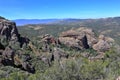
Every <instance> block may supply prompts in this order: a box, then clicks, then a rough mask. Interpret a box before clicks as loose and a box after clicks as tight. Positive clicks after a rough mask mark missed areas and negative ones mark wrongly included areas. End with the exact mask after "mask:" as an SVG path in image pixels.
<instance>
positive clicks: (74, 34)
mask: <svg viewBox="0 0 120 80" xmlns="http://www.w3.org/2000/svg"><path fill="white" fill-rule="evenodd" d="M59 41H60V42H61V43H62V44H64V45H66V46H68V47H72V48H76V49H88V48H93V49H94V50H96V51H98V52H105V51H107V50H109V49H110V47H111V45H110V43H113V42H114V40H113V39H112V38H110V37H105V36H104V35H100V36H99V38H97V36H96V35H95V32H94V31H93V30H92V29H89V28H85V27H81V28H78V29H74V30H69V31H66V32H63V33H61V35H60V37H59Z"/></svg>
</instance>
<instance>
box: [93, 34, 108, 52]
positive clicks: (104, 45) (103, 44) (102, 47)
mask: <svg viewBox="0 0 120 80" xmlns="http://www.w3.org/2000/svg"><path fill="white" fill-rule="evenodd" d="M93 49H94V50H97V51H99V52H105V51H107V50H109V49H110V44H109V43H108V41H107V40H106V37H105V36H104V35H100V36H99V38H98V42H97V43H96V44H94V45H93Z"/></svg>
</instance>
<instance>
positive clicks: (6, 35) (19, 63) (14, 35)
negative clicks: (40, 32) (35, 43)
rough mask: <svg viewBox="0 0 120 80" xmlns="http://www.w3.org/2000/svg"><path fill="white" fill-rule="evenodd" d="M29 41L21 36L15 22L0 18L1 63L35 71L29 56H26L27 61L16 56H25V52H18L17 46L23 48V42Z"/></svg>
mask: <svg viewBox="0 0 120 80" xmlns="http://www.w3.org/2000/svg"><path fill="white" fill-rule="evenodd" d="M4 42H5V43H4ZM28 43H29V39H28V38H25V37H21V36H20V34H19V33H18V30H17V27H16V24H15V23H14V22H11V21H9V20H6V19H5V18H0V56H2V57H0V62H1V63H0V64H2V65H4V66H13V67H16V68H20V69H22V70H25V71H28V72H31V73H34V72H35V70H34V67H33V66H32V65H31V64H30V63H29V60H28V57H29V56H26V57H27V58H26V57H25V58H26V59H27V60H25V61H23V60H22V59H21V58H19V57H16V56H23V54H19V53H16V47H19V48H20V47H21V48H22V46H23V44H28ZM16 45H17V46H16ZM25 58H24V59H25ZM29 59H30V58H29Z"/></svg>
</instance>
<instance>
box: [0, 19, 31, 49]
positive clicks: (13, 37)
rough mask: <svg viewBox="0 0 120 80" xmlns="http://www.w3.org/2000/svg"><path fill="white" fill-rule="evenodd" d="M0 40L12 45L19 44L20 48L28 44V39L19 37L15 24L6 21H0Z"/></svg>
mask: <svg viewBox="0 0 120 80" xmlns="http://www.w3.org/2000/svg"><path fill="white" fill-rule="evenodd" d="M0 38H1V39H2V38H4V39H5V40H7V41H10V42H14V43H15V42H19V43H20V47H22V45H23V44H24V43H28V42H29V39H27V38H24V37H21V36H20V34H19V33H18V30H17V27H16V23H15V22H11V21H9V20H6V19H0Z"/></svg>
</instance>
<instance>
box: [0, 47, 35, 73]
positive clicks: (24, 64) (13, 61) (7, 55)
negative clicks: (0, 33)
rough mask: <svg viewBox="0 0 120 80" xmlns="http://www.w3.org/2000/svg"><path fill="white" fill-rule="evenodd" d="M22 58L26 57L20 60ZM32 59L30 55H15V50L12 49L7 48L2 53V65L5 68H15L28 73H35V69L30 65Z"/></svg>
mask: <svg viewBox="0 0 120 80" xmlns="http://www.w3.org/2000/svg"><path fill="white" fill-rule="evenodd" d="M18 56H19V57H18ZM20 56H24V57H22V58H20ZM23 59H24V60H23ZM30 59H31V58H30V56H29V55H23V54H19V53H15V50H14V49H12V48H11V47H6V48H5V50H4V51H3V53H2V58H1V63H2V64H3V65H4V66H13V67H16V68H20V69H22V70H25V71H28V72H30V73H34V72H35V69H34V67H33V66H32V65H31V64H30V63H29V60H30Z"/></svg>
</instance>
